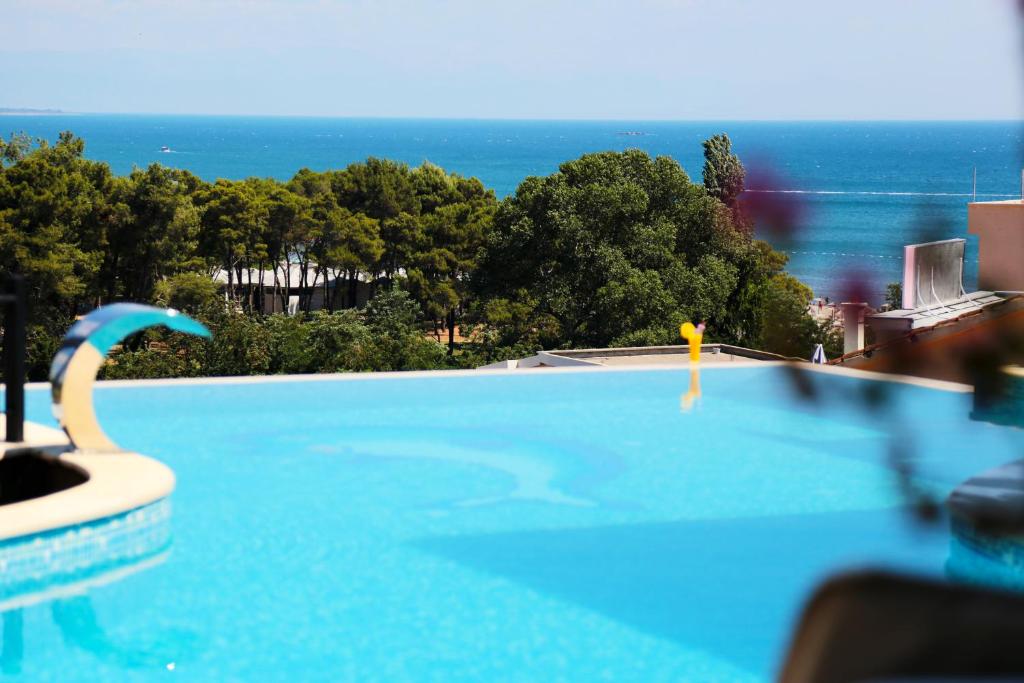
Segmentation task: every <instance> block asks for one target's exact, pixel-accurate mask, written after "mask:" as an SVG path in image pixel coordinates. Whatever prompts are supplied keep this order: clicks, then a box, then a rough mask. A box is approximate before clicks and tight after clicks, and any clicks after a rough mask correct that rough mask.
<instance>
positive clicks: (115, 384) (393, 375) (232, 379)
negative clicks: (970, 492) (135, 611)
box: [25, 360, 974, 393]
mask: <svg viewBox="0 0 1024 683" xmlns="http://www.w3.org/2000/svg"><path fill="white" fill-rule="evenodd" d="M779 366H790V367H796V368H799V369H800V370H806V371H808V372H819V373H824V374H831V375H838V376H841V377H854V378H858V379H870V380H876V381H883V382H894V383H897V384H910V385H914V386H920V387H925V388H929V389H938V390H941V391H951V392H955V393H972V392H973V391H974V388H973V387H971V386H970V385H967V384H961V383H958V382H950V381H946V380H938V379H929V378H925V377H915V376H911V375H897V374H892V373H886V372H875V371H871V370H858V369H855V368H847V367H841V366H835V365H816V364H812V363H788V362H785V361H761V360H750V361H735V362H731V363H709V364H707V365H700V364H697V366H696V368H695V367H694V366H693V365H678V366H672V367H666V366H665V365H630V366H605V365H594V366H576V367H551V368H512V369H505V368H496V369H486V370H485V369H480V368H477V369H466V370H462V369H457V370H402V371H389V372H333V373H316V374H296V375H243V376H228V377H177V378H171V379H115V380H101V381H97V382H96V383H95V384H94V386H95V387H99V388H101V389H118V388H131V387H160V386H179V385H180V386H204V385H216V384H263V383H267V384H270V383H277V382H339V381H343V382H359V381H369V380H377V379H381V380H389V379H417V378H432V377H493V376H511V377H514V376H527V375H537V374H539V375H544V374H556V375H561V374H574V373H585V372H685V371H688V370H694V369H699V370H701V371H702V372H718V371H727V370H731V369H741V368H764V367H779ZM25 386H26V388H29V389H42V388H46V389H49V387H50V384H49V382H29V383H28V384H26V385H25Z"/></svg>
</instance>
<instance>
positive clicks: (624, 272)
mask: <svg viewBox="0 0 1024 683" xmlns="http://www.w3.org/2000/svg"><path fill="white" fill-rule="evenodd" d="M785 262H786V257H785V255H783V254H779V253H778V252H775V251H773V250H772V249H771V247H769V246H768V245H767V244H765V243H763V242H760V241H757V240H753V239H752V238H751V237H750V236H749V235H748V234H747V233H746V232H745V231H744V230H743V229H741V228H738V227H737V225H736V222H735V221H734V214H733V212H732V211H730V210H729V209H728V208H727V207H726V206H724V205H723V204H722V203H721V202H720V201H718V200H717V199H715V198H713V197H711V196H709V194H708V192H707V191H706V189H705V188H703V187H701V186H698V185H695V184H693V183H691V182H690V180H689V178H688V177H687V175H686V173H685V171H683V169H682V168H681V167H680V166H679V164H678V163H676V162H675V161H674V160H672V159H670V158H667V157H658V158H656V159H651V157H649V156H648V155H647V154H646V153H645V152H642V151H639V150H628V151H626V152H622V153H615V152H604V153H600V154H588V155H585V156H583V157H581V158H580V159H577V160H575V161H570V162H566V163H564V164H562V166H561V167H560V168H559V171H558V172H557V173H554V174H552V175H550V176H548V177H546V178H528V179H527V180H525V181H524V182H523V183H522V184H521V185H520V186H519V188H518V189H517V190H516V193H515V194H514V195H512V196H510V197H508V198H506V199H505V201H503V202H502V204H501V206H500V207H499V209H498V212H497V214H496V216H495V218H494V222H493V227H492V229H491V230H489V231H488V233H487V236H486V244H485V247H484V250H483V253H482V255H481V257H480V262H479V266H478V268H477V270H476V271H475V273H474V275H473V280H472V282H473V288H474V292H475V294H476V296H477V297H478V298H479V302H478V303H477V304H476V305H475V307H474V311H473V313H474V318H475V320H476V321H477V323H478V324H479V325H480V326H481V327H482V329H481V331H480V334H481V337H482V338H484V339H486V340H487V343H489V344H491V345H493V346H494V347H496V348H501V347H505V348H508V347H512V346H515V345H517V344H529V345H540V346H544V347H547V348H550V347H552V346H564V347H585V346H592V347H603V346H609V345H611V346H622V345H648V344H669V343H675V342H676V341H677V340H678V328H679V324H680V323H682V322H684V321H686V320H694V321H697V320H701V321H707V323H708V327H709V336H713V338H715V339H718V340H721V341H727V342H732V343H746V344H747V345H751V346H754V345H758V344H761V343H762V342H765V343H768V344H769V345H771V344H778V345H780V348H781V344H782V342H781V340H779V339H778V338H777V337H775V336H772V335H771V334H768V333H766V331H765V328H764V321H765V315H764V310H765V306H766V305H767V304H768V303H769V302H771V303H772V306H774V307H775V309H776V310H777V311H778V313H777V314H776V315H774V316H773V317H772V320H781V319H783V315H782V314H783V313H784V314H785V316H786V318H785V319H786V320H789V321H793V320H796V321H797V322H799V323H800V324H803V323H804V322H808V323H811V324H813V321H812V320H811V319H810V317H809V316H807V315H806V301H802V302H801V303H800V306H799V307H794V306H793V305H792V304H793V302H795V301H798V300H801V299H802V298H803V297H804V296H805V295H807V294H808V292H809V290H807V289H806V288H803V285H800V284H799V283H798V282H796V281H795V280H793V279H792V278H790V277H789V276H787V275H784V274H783V268H784V266H785ZM791 310H795V311H797V313H798V314H799V315H797V317H796V318H793V317H791V316H790V312H791ZM804 318H806V321H805V320H804Z"/></svg>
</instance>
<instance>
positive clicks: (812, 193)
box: [0, 114, 1024, 304]
mask: <svg viewBox="0 0 1024 683" xmlns="http://www.w3.org/2000/svg"><path fill="white" fill-rule="evenodd" d="M0 126H2V128H0V135H4V136H6V135H8V134H9V133H10V132H12V131H26V132H28V133H29V134H31V135H34V136H39V137H44V138H47V139H49V140H54V139H55V138H56V137H57V134H58V133H59V132H60V131H62V130H71V131H73V132H75V133H76V134H77V135H79V136H81V137H83V138H84V139H85V141H86V155H87V156H89V157H90V158H93V159H98V160H102V161H106V162H109V163H110V165H111V167H112V168H113V169H114V171H115V172H117V173H128V172H130V171H131V169H132V167H133V166H146V165H147V164H150V163H154V162H159V163H162V164H165V165H168V166H174V167H178V168H186V169H189V170H191V171H193V172H194V173H196V174H197V175H199V176H201V177H203V178H205V179H207V180H214V179H216V178H235V179H238V178H245V177H248V176H258V177H266V176H270V177H274V178H278V179H280V180H287V179H289V178H291V177H292V176H293V175H295V172H296V171H298V170H299V169H300V168H303V167H308V168H312V169H315V170H325V169H330V168H342V167H344V166H346V165H347V164H350V163H353V162H357V161H363V160H364V159H366V157H368V156H376V157H382V158H388V159H395V160H399V161H403V162H406V163H409V164H412V165H419V164H421V163H423V161H425V160H429V161H432V162H433V163H436V164H439V165H440V166H443V167H444V168H446V169H448V170H450V171H455V172H458V173H461V174H463V175H466V176H476V177H478V178H480V179H481V180H482V181H483V183H484V184H485V185H487V186H488V187H490V188H493V189H494V191H495V192H496V193H497V195H498V196H499V197H504V196H507V195H509V194H511V193H513V192H514V191H515V188H516V187H517V186H518V185H519V183H520V182H522V180H523V179H524V178H526V177H527V176H531V175H547V174H549V173H553V172H555V171H556V170H557V169H558V165H559V164H561V163H562V162H564V161H567V160H570V159H575V158H577V157H579V156H580V155H582V154H585V153H587V152H599V151H604V150H622V149H626V148H631V147H635V148H640V149H644V150H647V151H648V152H650V153H651V154H666V155H669V156H671V157H673V158H675V159H676V160H678V161H679V163H680V164H682V166H683V167H684V168H685V169H686V171H687V172H688V173H689V175H690V177H691V178H692V179H693V180H695V181H697V182H700V180H701V169H702V166H703V163H704V162H703V150H702V147H701V141H703V140H705V139H707V138H708V137H710V136H712V135H716V134H718V133H722V132H726V133H728V134H729V136H730V137H731V138H732V140H733V143H734V147H735V149H736V152H737V153H738V154H739V155H740V156H741V158H742V159H743V161H744V163H745V164H746V165H747V166H748V168H749V169H751V171H752V173H751V176H752V177H751V182H750V183H748V184H749V185H751V186H758V187H761V188H762V189H763V188H764V187H770V188H771V189H774V190H785V191H787V193H786V194H780V195H775V197H776V199H778V200H779V202H780V203H784V204H790V205H795V206H796V207H797V213H796V219H795V220H796V224H797V227H798V228H799V229H798V231H797V232H796V234H795V235H794V237H793V239H791V240H786V241H782V240H780V239H778V236H776V235H761V236H762V237H766V238H768V239H769V240H770V241H772V242H774V244H775V246H776V247H777V248H779V249H782V250H784V251H786V252H787V253H789V254H790V258H791V260H790V264H789V270H790V272H792V273H793V274H794V275H796V276H797V277H798V278H800V279H801V280H803V281H804V282H806V283H807V284H808V285H810V286H811V287H812V288H813V289H814V290H815V292H816V293H817V294H819V295H821V296H831V297H832V298H837V297H839V296H840V295H841V292H842V286H841V282H840V281H841V280H844V279H847V278H852V277H854V276H858V277H866V278H868V279H869V280H870V283H871V285H872V289H871V294H872V303H876V304H877V303H880V302H881V299H882V296H883V293H884V291H885V285H886V284H887V283H889V282H895V281H898V280H900V279H901V276H902V272H903V271H902V265H901V264H902V261H901V259H902V257H903V252H902V249H903V245H905V244H914V243H917V242H924V241H928V240H931V239H946V238H950V237H968V235H967V225H966V221H967V202H968V201H970V199H971V196H972V191H973V187H974V183H973V178H974V172H975V169H976V171H977V192H978V199H979V200H982V201H984V200H992V199H1006V198H1012V197H1019V196H1020V192H1021V185H1020V178H1021V176H1020V169H1021V168H1022V166H1024V154H1022V153H1024V136H1022V132H1024V128H1022V126H1021V123H1020V122H1016V121H1003V122H999V121H988V122H986V121H959V122H914V121H908V122H885V121H876V122H863V121H862V122H851V121H831V122H807V121H803V122H756V121H691V122H686V121H507V120H506V121H500V120H498V121H487V120H475V121H474V120H429V119H427V120H424V119H343V118H316V117H259V116H165V115H111V114H85V115H58V116H38V115H36V116H32V115H15V116H4V117H0ZM625 133H631V134H629V135H626V134H625ZM165 145H166V146H168V147H170V148H171V149H172V150H173V151H172V152H171V153H162V152H161V151H160V148H161V147H162V146H165ZM765 172H769V173H770V175H771V176H772V178H773V179H774V180H773V181H772V182H770V183H767V184H766V183H765V179H764V175H765ZM758 177H760V180H759V179H758ZM789 191H795V192H796V193H792V194H791V193H789ZM976 260H977V245H976V238H974V237H969V238H968V258H967V263H966V264H965V266H966V267H965V278H964V279H965V287H966V288H967V290H968V291H970V290H971V289H972V288H973V287H974V286H975V283H976V278H977V262H976Z"/></svg>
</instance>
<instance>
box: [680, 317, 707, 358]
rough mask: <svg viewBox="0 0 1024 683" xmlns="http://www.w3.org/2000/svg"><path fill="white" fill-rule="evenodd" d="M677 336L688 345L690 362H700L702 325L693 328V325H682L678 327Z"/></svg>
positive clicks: (702, 337)
mask: <svg viewBox="0 0 1024 683" xmlns="http://www.w3.org/2000/svg"><path fill="white" fill-rule="evenodd" d="M679 336H680V337H682V338H683V339H685V340H686V342H687V343H688V344H689V345H690V362H691V363H699V362H700V345H701V342H702V341H703V340H704V323H701V324H700V325H697V326H694V324H693V323H683V324H682V325H680V326H679Z"/></svg>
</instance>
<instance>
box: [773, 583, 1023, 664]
mask: <svg viewBox="0 0 1024 683" xmlns="http://www.w3.org/2000/svg"><path fill="white" fill-rule="evenodd" d="M1022 643H1024V596H1019V595H1015V594H1013V593H1002V592H998V591H991V590H986V589H981V588H975V587H970V586H962V585H952V584H947V583H942V582H939V581H930V580H925V579H918V578H910V577H905V576H899V575H895V574H887V573H883V572H872V571H868V572H860V573H853V574H846V575H841V576H838V577H835V578H832V579H830V580H828V581H827V582H826V583H825V584H824V585H823V586H821V587H820V588H819V589H818V591H817V592H816V593H815V594H814V596H813V597H812V598H811V600H810V602H809V603H808V605H807V607H806V608H805V610H804V613H803V615H802V617H801V619H800V623H799V625H798V626H797V629H796V634H795V635H794V638H793V642H792V644H791V647H790V650H789V653H788V655H787V656H786V661H785V663H784V665H783V668H782V673H781V674H780V676H779V681H780V683H853V682H854V681H859V682H866V681H878V682H880V681H883V680H886V681H895V680H904V681H907V680H917V681H925V680H933V681H938V680H951V679H953V678H957V679H958V680H971V681H981V680H988V678H986V677H990V678H991V680H1004V681H1005V680H1010V678H1009V677H1013V679H1014V680H1019V679H1021V678H1022V677H1024V647H1021V644H1022Z"/></svg>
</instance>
